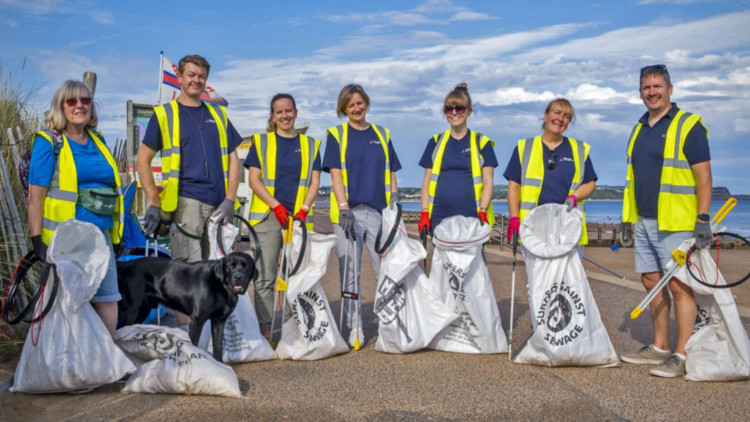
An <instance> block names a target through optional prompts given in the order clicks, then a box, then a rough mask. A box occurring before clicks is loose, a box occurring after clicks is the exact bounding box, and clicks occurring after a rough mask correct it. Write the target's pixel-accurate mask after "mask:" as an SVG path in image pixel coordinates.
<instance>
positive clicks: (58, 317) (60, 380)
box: [11, 219, 135, 393]
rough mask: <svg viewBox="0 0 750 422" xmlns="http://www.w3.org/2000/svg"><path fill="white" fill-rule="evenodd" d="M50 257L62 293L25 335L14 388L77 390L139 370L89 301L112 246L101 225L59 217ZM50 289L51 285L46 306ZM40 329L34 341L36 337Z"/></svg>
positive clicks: (51, 390)
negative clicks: (59, 221) (35, 341)
mask: <svg viewBox="0 0 750 422" xmlns="http://www.w3.org/2000/svg"><path fill="white" fill-rule="evenodd" d="M47 261H48V262H50V263H52V264H54V265H55V267H56V268H55V267H53V268H52V271H50V278H51V277H52V276H53V272H54V271H55V270H56V271H57V274H58V275H59V280H60V286H59V289H58V291H57V298H56V299H55V303H54V305H53V307H52V309H51V310H50V312H49V313H48V314H47V315H46V316H45V317H44V318H43V319H42V321H41V324H40V323H34V324H32V326H31V329H30V330H29V334H28V335H27V336H26V343H24V346H23V351H22V352H21V359H20V361H19V362H18V366H17V367H16V373H15V377H14V384H13V386H12V387H11V391H12V392H17V393H56V392H65V391H74V390H80V389H86V388H91V387H98V386H100V385H104V384H109V383H112V382H115V381H117V380H119V379H120V378H122V377H123V376H125V375H126V374H128V373H130V372H133V371H135V366H134V365H133V364H132V363H131V362H130V360H129V359H128V358H127V356H125V354H124V353H123V352H122V350H120V349H119V348H118V347H117V346H116V345H115V343H114V342H113V341H112V337H110V335H109V332H108V331H107V328H106V327H105V326H104V323H103V322H102V320H101V319H100V318H99V315H97V313H96V311H95V310H94V308H93V306H91V304H90V303H89V300H91V298H92V297H94V294H96V291H97V289H98V288H99V285H100V284H101V282H102V280H103V279H104V276H105V274H106V272H107V265H108V263H109V247H108V246H107V243H106V240H105V239H104V235H102V233H101V231H100V230H99V229H98V228H97V227H96V226H94V225H93V224H91V223H86V222H83V221H77V220H73V219H71V220H67V221H65V222H63V223H60V225H59V226H58V227H57V230H56V231H55V234H54V235H53V236H52V240H51V241H50V245H49V248H48V249H47ZM51 281H52V280H50V281H49V282H48V284H47V285H48V286H50V285H51ZM49 292H50V289H46V292H45V295H44V296H45V297H44V304H45V306H46V304H47V303H49V302H48V301H49ZM36 316H37V314H36V313H35V314H34V317H36ZM40 325H41V326H40ZM39 331H41V332H39ZM37 335H38V336H39V337H38V341H37V344H36V345H34V344H33V343H34V342H33V340H32V338H36V336H37Z"/></svg>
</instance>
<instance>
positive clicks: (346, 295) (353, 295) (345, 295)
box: [339, 227, 364, 351]
mask: <svg viewBox="0 0 750 422" xmlns="http://www.w3.org/2000/svg"><path fill="white" fill-rule="evenodd" d="M348 234H349V235H351V239H349V236H348V235H347V233H344V235H345V236H346V248H345V250H344V276H343V277H342V278H341V313H340V315H339V330H340V332H341V335H342V336H343V335H344V307H345V305H344V299H348V300H354V313H355V315H354V318H355V323H354V331H352V332H353V333H354V335H355V336H357V338H356V339H355V340H354V350H355V351H356V350H359V286H358V284H357V243H356V242H357V236H356V235H355V234H354V228H353V227H352V229H351V232H350V233H348ZM350 243H353V244H354V256H353V258H352V260H353V265H352V266H353V267H354V268H353V269H352V270H353V271H354V274H353V275H352V278H353V280H354V286H355V290H356V291H354V292H350V291H347V290H346V280H347V279H348V277H349V244H350ZM362 243H363V246H364V239H363V242H362Z"/></svg>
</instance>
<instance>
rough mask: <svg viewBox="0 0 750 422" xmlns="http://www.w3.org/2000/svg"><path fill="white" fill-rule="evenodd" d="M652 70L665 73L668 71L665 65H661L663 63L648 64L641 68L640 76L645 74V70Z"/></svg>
mask: <svg viewBox="0 0 750 422" xmlns="http://www.w3.org/2000/svg"><path fill="white" fill-rule="evenodd" d="M652 70H655V71H657V72H659V73H666V74H667V75H669V71H668V70H667V66H666V65H663V64H652V65H650V66H644V67H642V68H641V78H642V77H643V75H645V74H646V72H650V71H652Z"/></svg>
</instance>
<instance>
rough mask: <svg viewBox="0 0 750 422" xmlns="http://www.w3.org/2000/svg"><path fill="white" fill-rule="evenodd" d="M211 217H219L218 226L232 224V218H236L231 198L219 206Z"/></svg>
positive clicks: (225, 199)
mask: <svg viewBox="0 0 750 422" xmlns="http://www.w3.org/2000/svg"><path fill="white" fill-rule="evenodd" d="M211 216H212V217H218V219H217V220H216V224H229V223H231V222H232V218H233V217H234V200H232V199H229V198H224V200H223V201H222V202H221V204H219V206H218V207H216V210H214V212H213V214H211Z"/></svg>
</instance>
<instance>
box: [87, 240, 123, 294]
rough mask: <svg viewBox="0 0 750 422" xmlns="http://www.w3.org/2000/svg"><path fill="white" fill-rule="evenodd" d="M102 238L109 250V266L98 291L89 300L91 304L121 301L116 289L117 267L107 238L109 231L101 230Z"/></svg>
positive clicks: (110, 241) (110, 242)
mask: <svg viewBox="0 0 750 422" xmlns="http://www.w3.org/2000/svg"><path fill="white" fill-rule="evenodd" d="M102 233H103V234H104V238H105V239H106V240H107V247H108V248H109V264H108V267H107V274H106V275H105V276H104V280H102V284H101V285H99V290H97V291H96V294H95V295H94V297H93V298H92V299H91V301H92V302H119V301H120V299H122V296H120V289H119V288H118V287H117V265H116V264H115V251H114V249H113V248H112V239H111V238H110V236H109V230H102Z"/></svg>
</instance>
